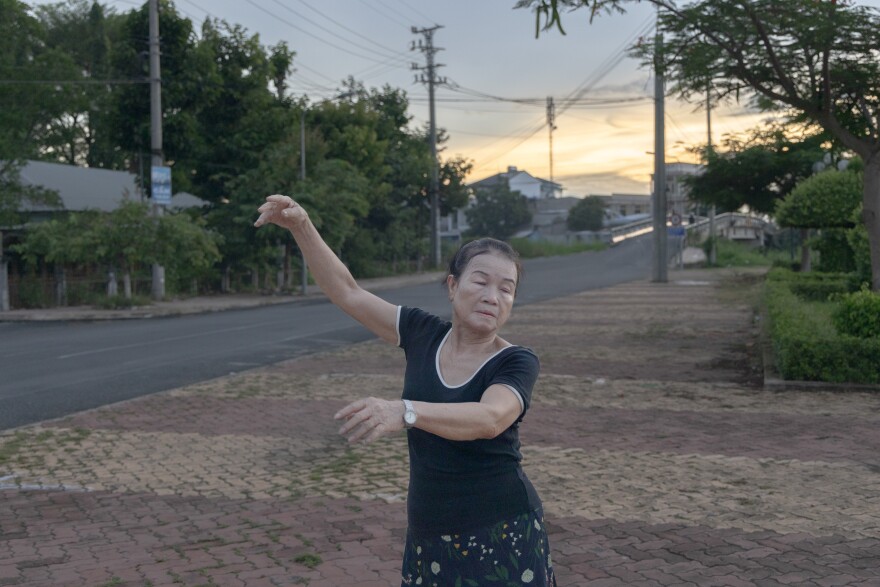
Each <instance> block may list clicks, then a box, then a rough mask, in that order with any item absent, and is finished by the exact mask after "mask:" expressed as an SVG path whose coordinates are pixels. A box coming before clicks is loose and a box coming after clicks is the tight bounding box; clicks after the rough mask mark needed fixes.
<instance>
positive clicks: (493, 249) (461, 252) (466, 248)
mask: <svg viewBox="0 0 880 587" xmlns="http://www.w3.org/2000/svg"><path fill="white" fill-rule="evenodd" d="M487 253H495V254H498V255H501V256H502V257H504V258H505V259H507V260H508V261H512V262H513V264H514V265H515V266H516V287H519V280H520V277H522V274H523V268H522V263H520V261H519V253H517V252H516V250H515V249H514V248H513V247H511V246H510V245H509V244H508V243H506V242H504V241H500V240H497V239H494V238H488V237H487V238H480V239H477V240H473V241H471V242H469V243H466V244H464V245H462V246H461V248H459V249H458V251H456V252H455V254H454V255H453V256H452V259H451V260H450V261H449V273H448V274H449V275H451V276H452V277H453V278H455V280H456V281H458V280H459V279H460V278H461V274H462V273H464V271H465V269H467V266H468V264H469V263H470V262H471V259H473V258H474V257H476V256H478V255H485V254H487ZM443 283H444V284H445V283H446V280H445V279H444V280H443ZM514 293H516V292H515V291H514Z"/></svg>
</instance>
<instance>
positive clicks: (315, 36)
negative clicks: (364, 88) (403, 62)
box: [245, 0, 380, 63]
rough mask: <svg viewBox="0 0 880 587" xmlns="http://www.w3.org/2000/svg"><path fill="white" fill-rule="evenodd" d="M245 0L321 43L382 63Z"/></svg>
mask: <svg viewBox="0 0 880 587" xmlns="http://www.w3.org/2000/svg"><path fill="white" fill-rule="evenodd" d="M245 1H246V2H247V3H248V4H250V5H251V6H253V7H254V8H256V9H258V10H260V11H262V12H265V13H266V14H268V15H269V16H271V17H272V18H274V19H276V20H278V21H280V22H282V23H284V24H286V25H287V26H289V27H290V28H292V29H295V30H298V31H299V32H301V33H303V34H304V35H307V36H309V37H312V38H313V39H315V40H317V41H320V42H321V43H324V44H325V45H329V46H330V47H333V48H334V49H337V50H339V51H342V52H344V53H348V54H349V55H353V56H355V57H358V58H360V59H365V60H367V61H375V62H377V63H380V62H379V61H378V60H377V59H375V58H373V57H369V56H367V55H364V54H363V53H358V52H356V51H351V50H349V49H346V48H345V47H341V46H339V45H337V44H336V43H334V42H332V41H328V40H327V39H324V38H323V37H319V36H318V35H316V34H314V33H312V32H309V31H308V30H306V29H304V28H302V27H300V26H297V25H296V24H294V23H292V22H290V21H289V20H287V19H286V18H284V17H282V16H279V15H278V14H276V13H274V12H272V11H271V10H269V9H267V8H264V7H263V6H260V5H259V4H257V3H256V2H254V0H245Z"/></svg>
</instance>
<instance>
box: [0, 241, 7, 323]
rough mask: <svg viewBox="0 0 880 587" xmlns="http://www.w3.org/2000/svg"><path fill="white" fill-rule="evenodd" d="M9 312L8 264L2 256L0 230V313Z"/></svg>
mask: <svg viewBox="0 0 880 587" xmlns="http://www.w3.org/2000/svg"><path fill="white" fill-rule="evenodd" d="M8 311H9V264H8V263H7V262H6V258H5V257H4V256H3V231H2V230H0V312H8Z"/></svg>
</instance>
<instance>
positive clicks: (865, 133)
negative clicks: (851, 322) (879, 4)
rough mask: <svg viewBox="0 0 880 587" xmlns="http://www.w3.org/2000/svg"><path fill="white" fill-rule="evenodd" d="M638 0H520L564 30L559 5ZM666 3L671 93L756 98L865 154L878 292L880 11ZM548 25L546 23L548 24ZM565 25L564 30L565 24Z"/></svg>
mask: <svg viewBox="0 0 880 587" xmlns="http://www.w3.org/2000/svg"><path fill="white" fill-rule="evenodd" d="M633 1H634V0H520V1H519V2H518V3H517V6H518V7H535V9H536V13H537V16H536V18H537V25H538V30H540V29H541V28H544V29H548V28H552V27H554V26H555V27H557V28H559V30H560V31H562V30H563V29H562V22H561V16H560V9H566V8H571V9H575V8H581V7H587V8H588V9H589V10H590V13H591V18H593V17H595V16H597V15H599V14H602V13H609V12H615V11H616V12H622V11H623V10H624V9H625V6H626V5H628V4H629V3H630V2H633ZM649 1H650V2H651V3H652V4H654V5H656V6H657V7H659V8H660V18H661V29H662V30H663V31H664V33H665V34H666V35H667V38H666V39H665V40H664V51H663V54H662V55H660V56H652V55H651V53H652V48H651V47H650V46H649V45H647V44H645V45H641V46H638V47H636V48H635V53H636V54H638V55H641V56H643V57H644V58H646V60H650V59H651V58H653V57H656V58H657V59H656V61H657V63H658V64H659V66H660V67H661V68H662V69H663V70H664V72H665V74H666V75H667V76H668V77H669V78H670V79H671V80H672V82H673V87H672V91H673V93H675V94H677V95H679V96H680V97H682V98H683V99H685V100H687V99H691V98H694V99H696V98H699V99H702V98H703V96H705V94H706V89H707V88H711V91H712V100H713V101H715V102H718V101H720V100H725V99H733V98H739V96H740V94H741V93H750V94H752V95H754V96H755V99H754V101H755V103H757V104H758V105H760V106H762V107H764V108H768V109H771V108H777V109H779V108H788V109H791V110H792V111H793V112H794V113H795V114H796V115H797V116H800V117H802V118H803V119H805V120H810V121H813V122H815V123H817V124H818V125H820V126H821V127H822V128H823V129H824V130H826V131H827V132H828V133H829V134H830V135H831V136H832V137H834V139H835V140H836V141H839V142H840V144H841V145H842V146H843V147H845V148H846V149H849V150H851V151H853V152H854V153H856V154H857V155H859V156H860V157H861V158H862V160H863V161H864V165H865V171H864V188H863V192H862V205H863V206H862V208H863V210H862V217H863V221H864V223H865V226H866V228H867V231H868V240H869V243H870V252H871V274H872V288H873V289H874V290H875V291H880V61H878V59H877V54H878V52H880V35H878V34H877V30H878V29H880V13H878V12H877V11H876V10H875V9H872V8H868V7H864V6H856V5H854V4H853V3H852V2H846V1H840V2H838V1H837V0H831V1H819V0H790V1H788V2H784V3H782V2H777V1H776V0H699V1H694V2H691V3H689V4H687V5H684V6H679V5H678V4H677V3H675V2H673V1H672V0H649ZM542 23H543V24H542ZM563 32H564V31H563Z"/></svg>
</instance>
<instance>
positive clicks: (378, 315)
mask: <svg viewBox="0 0 880 587" xmlns="http://www.w3.org/2000/svg"><path fill="white" fill-rule="evenodd" d="M257 211H258V212H259V213H260V217H259V218H257V221H256V222H255V223H254V226H256V227H258V228H259V227H260V226H263V225H264V224H275V225H278V226H280V227H282V228H286V229H288V230H289V231H290V232H291V234H292V235H293V238H294V240H296V244H297V245H298V246H299V248H300V250H301V251H302V253H303V256H304V257H305V259H306V263H308V266H309V269H310V270H311V272H312V276H313V277H314V278H315V282H316V283H317V284H318V287H320V288H321V291H323V292H324V293H325V294H326V295H327V297H328V298H330V301H331V302H333V303H334V304H336V305H337V306H339V307H340V308H341V309H342V310H343V311H344V312H345V313H346V314H348V315H349V316H351V317H352V318H354V319H355V320H357V321H358V322H360V323H361V324H363V325H364V326H365V327H367V328H368V329H369V330H370V331H371V332H373V333H374V334H376V336H378V337H379V338H381V339H382V340H385V341H387V342H390V343H391V344H395V345H396V344H397V342H398V341H397V306H394V305H393V304H390V303H388V302H386V301H385V300H383V299H382V298H380V297H378V296H376V295H374V294H372V293H370V292H368V291H366V290H365V289H362V288H361V287H360V286H359V285H358V284H357V282H356V281H355V280H354V277H352V275H351V272H350V271H349V270H348V267H346V266H345V265H343V263H342V261H340V260H339V257H337V256H336V254H335V253H333V251H332V250H331V249H330V247H328V246H327V243H325V242H324V239H322V238H321V235H320V234H318V230H317V229H316V228H315V225H314V224H312V221H311V220H310V219H309V215H308V213H307V212H306V211H305V210H304V209H303V207H302V206H300V205H299V204H297V203H296V202H294V201H293V200H292V199H291V198H290V197H288V196H280V195H273V196H269V197H268V198H266V202H265V203H264V204H263V205H262V206H260V207H259V208H258V209H257Z"/></svg>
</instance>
